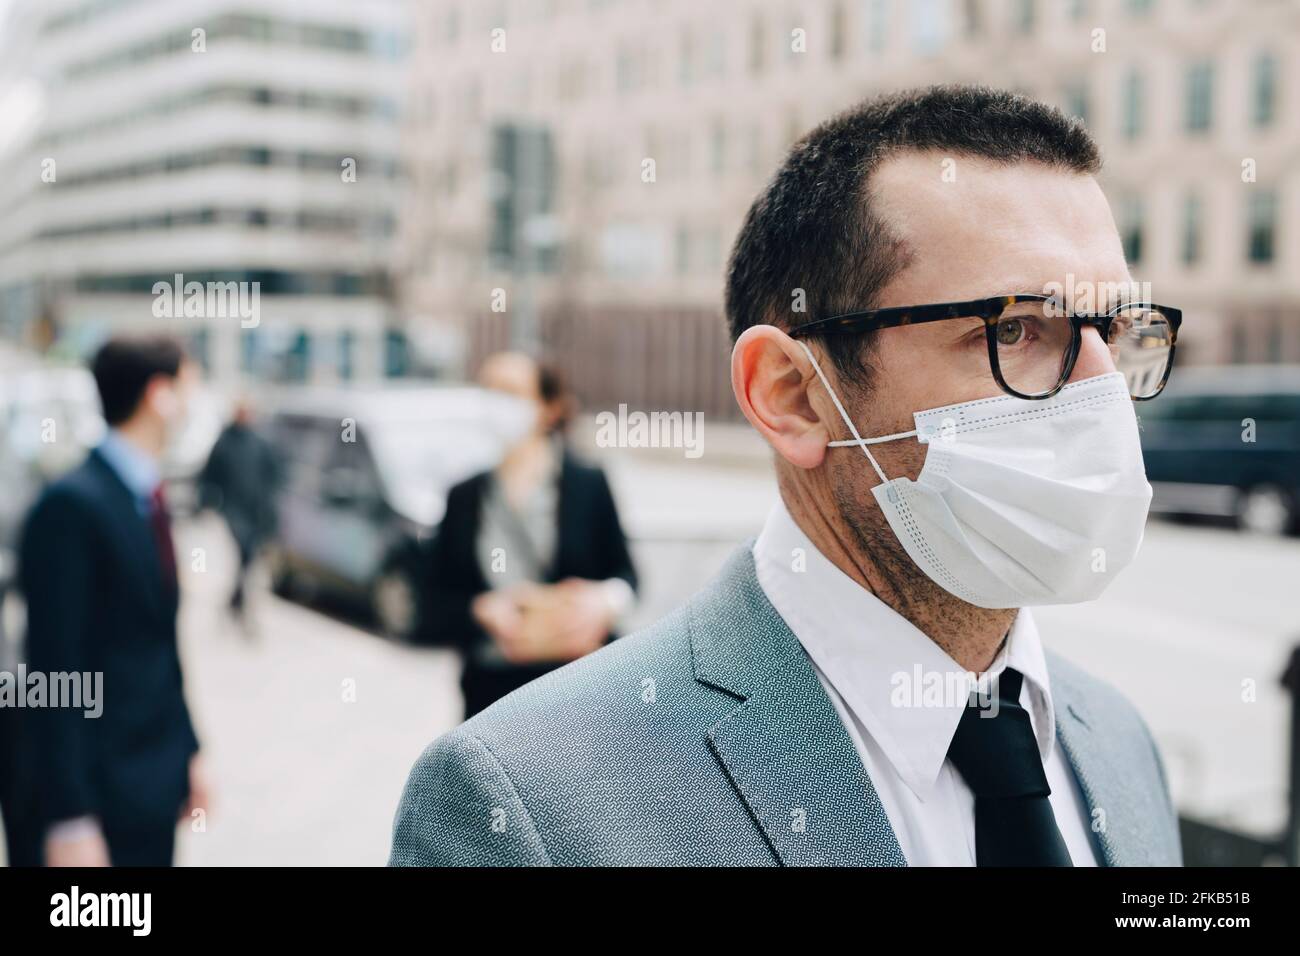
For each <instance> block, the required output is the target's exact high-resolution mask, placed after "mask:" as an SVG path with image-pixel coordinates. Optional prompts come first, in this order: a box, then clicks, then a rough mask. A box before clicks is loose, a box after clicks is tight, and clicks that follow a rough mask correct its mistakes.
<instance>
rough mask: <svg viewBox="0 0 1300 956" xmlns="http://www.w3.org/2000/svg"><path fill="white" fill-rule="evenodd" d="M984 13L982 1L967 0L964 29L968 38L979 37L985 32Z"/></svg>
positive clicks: (963, 19) (964, 10)
mask: <svg viewBox="0 0 1300 956" xmlns="http://www.w3.org/2000/svg"><path fill="white" fill-rule="evenodd" d="M983 13H984V11H983V10H981V9H980V0H966V2H965V3H964V4H963V16H962V28H963V32H964V33H965V34H966V36H968V37H977V36H979V35H980V34H981V33H983V32H984V17H983Z"/></svg>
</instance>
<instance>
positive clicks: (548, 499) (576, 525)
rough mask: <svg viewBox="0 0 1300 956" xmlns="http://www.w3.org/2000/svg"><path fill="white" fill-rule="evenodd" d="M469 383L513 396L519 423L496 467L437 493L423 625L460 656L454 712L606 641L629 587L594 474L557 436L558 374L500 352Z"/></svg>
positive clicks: (565, 404)
mask: <svg viewBox="0 0 1300 956" xmlns="http://www.w3.org/2000/svg"><path fill="white" fill-rule="evenodd" d="M479 382H480V384H481V385H483V386H484V387H485V388H488V389H492V390H494V391H496V392H500V393H505V394H507V395H511V396H514V397H515V398H516V399H518V412H519V417H520V422H521V423H522V426H523V427H521V428H520V429H519V433H520V434H521V435H522V438H520V439H519V440H518V441H517V442H515V443H514V444H513V445H512V446H511V447H510V449H509V451H508V452H507V454H506V455H505V457H504V459H503V460H502V461H501V463H500V465H498V466H497V467H496V468H495V469H493V470H492V471H487V472H484V473H482V474H479V475H475V476H474V477H473V478H470V479H469V480H467V481H465V482H463V483H462V484H459V485H457V486H456V487H454V488H453V489H452V490H451V491H450V492H449V494H448V496H447V510H446V514H445V516H444V517H443V520H442V524H441V526H440V528H439V531H438V534H437V536H436V537H435V540H434V546H433V559H432V562H431V564H432V567H431V575H430V578H429V588H428V603H427V607H426V610H427V618H426V626H427V627H428V628H429V629H430V630H431V632H432V633H431V636H432V638H433V639H434V640H436V641H438V642H441V643H452V644H454V645H456V646H458V647H459V648H460V649H461V651H462V652H463V654H464V669H463V671H462V675H461V690H462V691H463V693H464V696H465V716H466V717H470V716H472V715H474V714H476V713H478V712H479V711H480V710H482V709H483V708H485V707H487V706H488V705H489V704H491V703H493V702H494V701H496V700H497V699H498V698H500V697H503V696H505V695H506V694H508V693H510V692H511V691H512V690H514V689H516V688H518V687H521V686H522V685H524V684H526V683H528V682H529V681H531V680H533V679H534V678H536V677H539V676H541V675H542V674H545V673H546V672H547V671H550V670H552V669H553V668H555V667H557V666H559V665H560V664H563V663H565V662H567V661H571V660H575V659H577V658H579V657H582V656H583V655H585V654H587V653H589V652H591V651H593V650H595V649H597V648H598V647H600V646H601V645H603V644H605V643H606V642H607V641H609V640H610V639H611V638H612V637H613V634H612V629H613V627H614V625H615V623H616V621H617V620H618V618H619V617H620V616H621V615H622V614H624V613H625V612H626V611H627V609H628V608H629V607H630V606H631V604H632V603H633V601H634V599H635V588H636V583H637V579H636V571H635V569H634V568H633V565H632V558H631V555H630V553H629V551H628V545H627V539H626V538H625V537H624V535H623V530H622V526H621V525H620V523H619V518H618V510H617V508H616V507H615V505H614V497H613V495H612V494H611V493H610V489H609V483H608V481H607V480H606V478H605V473H604V472H603V471H601V470H600V469H599V468H597V467H595V466H593V465H589V464H584V463H582V462H580V461H578V459H577V458H576V457H574V455H573V454H572V452H571V451H570V450H569V448H568V446H567V445H566V443H565V440H564V435H565V428H566V425H567V424H568V421H569V417H570V413H571V407H572V400H571V397H570V395H569V394H568V392H567V390H566V389H565V387H564V384H563V381H562V380H561V378H560V376H559V374H558V373H557V372H556V371H555V370H554V369H552V368H549V367H547V366H545V365H542V364H539V363H538V362H536V361H535V360H533V359H532V358H530V357H529V356H527V355H523V354H520V353H515V352H503V353H499V354H496V355H493V356H491V357H489V358H488V359H487V360H486V361H485V362H484V364H483V367H482V370H481V372H480V375H479Z"/></svg>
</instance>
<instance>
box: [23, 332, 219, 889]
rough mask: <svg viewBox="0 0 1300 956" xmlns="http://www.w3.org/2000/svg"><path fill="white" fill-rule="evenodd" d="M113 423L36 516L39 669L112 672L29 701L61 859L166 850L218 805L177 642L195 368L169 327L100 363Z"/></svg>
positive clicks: (96, 861)
mask: <svg viewBox="0 0 1300 956" xmlns="http://www.w3.org/2000/svg"><path fill="white" fill-rule="evenodd" d="M91 369H92V371H93V373H94V376H95V384H96V386H97V387H98V390H99V395H100V400H101V402H102V404H103V410H104V419H105V421H106V422H107V424H108V433H107V435H106V436H105V438H104V440H103V442H102V443H101V444H100V445H99V446H98V447H97V448H96V449H95V450H94V451H93V452H91V454H90V456H89V457H88V458H87V460H86V461H85V463H84V464H82V465H81V466H80V467H78V468H76V469H74V470H73V471H72V472H70V473H69V474H67V475H65V476H64V477H63V478H61V479H59V480H58V481H56V482H55V483H54V484H52V485H51V486H50V487H49V488H48V489H46V491H45V493H44V494H43V495H42V496H41V498H40V500H39V501H38V502H37V503H36V505H35V507H34V508H33V510H32V513H31V515H30V516H29V517H28V520H27V524H26V526H25V529H24V533H23V539H22V546H21V558H20V561H21V580H22V589H23V593H24V595H25V597H26V600H27V622H28V624H27V657H28V665H27V666H28V670H29V672H34V671H39V672H43V673H45V674H47V675H53V674H57V673H73V674H83V675H84V674H102V675H103V676H102V684H101V685H100V686H101V687H102V691H101V697H102V699H101V700H100V701H99V706H98V707H97V709H98V710H99V711H100V713H99V714H97V715H95V716H87V715H86V711H85V710H84V709H76V708H71V707H62V708H49V709H44V710H37V711H32V712H30V713H31V721H30V734H31V736H30V739H29V741H28V744H29V745H28V747H27V748H26V750H27V752H28V753H29V754H30V758H31V759H32V760H33V761H34V765H33V772H32V773H31V774H30V776H29V779H31V780H33V781H34V782H35V793H34V794H33V799H32V810H33V813H32V816H31V819H30V825H32V826H36V827H38V828H40V832H41V839H42V841H43V845H44V856H45V863H46V865H49V866H108V865H113V866H167V865H170V864H171V862H172V853H173V846H174V841H175V834H176V826H177V823H178V822H179V821H181V820H188V819H189V818H190V813H191V811H192V810H193V809H195V808H206V807H207V802H208V798H207V787H206V784H205V775H204V771H203V765H202V762H201V760H200V758H199V753H198V751H199V743H198V738H197V737H196V736H195V732H194V726H193V724H192V723H191V721H190V715H189V710H188V708H187V707H186V704H185V696H184V692H183V688H182V681H181V666H180V657H179V655H178V652H177V645H176V612H177V608H178V605H179V600H180V588H179V586H178V577H177V564H176V555H175V551H174V548H173V543H172V536H171V524H170V518H169V514H168V510H167V501H166V496H165V494H164V491H163V485H162V481H161V476H160V473H159V459H160V458H161V456H162V453H163V449H164V447H165V445H166V442H167V438H168V436H169V435H170V434H171V433H172V432H173V430H174V429H176V428H177V427H178V426H179V424H180V422H181V421H182V419H183V417H184V415H185V409H186V396H187V393H188V391H189V389H190V388H191V379H192V377H193V369H192V367H191V366H190V365H189V364H188V363H187V361H186V359H185V356H184V353H183V352H182V351H181V348H180V346H179V345H178V344H177V343H176V342H175V341H173V340H172V339H170V338H165V337H151V338H137V339H128V338H115V339H112V340H110V341H109V342H107V343H106V344H105V345H103V346H102V347H101V348H100V349H99V351H98V353H97V354H96V355H95V357H94V360H93V362H92V363H91Z"/></svg>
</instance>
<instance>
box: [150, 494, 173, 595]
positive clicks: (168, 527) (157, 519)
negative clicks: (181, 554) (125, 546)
mask: <svg viewBox="0 0 1300 956" xmlns="http://www.w3.org/2000/svg"><path fill="white" fill-rule="evenodd" d="M152 503H153V507H152V508H151V509H150V510H149V524H150V526H151V527H152V528H153V540H154V543H155V544H156V545H157V546H158V563H159V564H161V565H162V572H163V582H164V583H165V584H166V585H167V587H168V588H170V589H171V590H173V591H174V590H176V549H175V548H174V547H173V546H172V519H171V517H170V516H169V515H168V513H167V496H166V495H164V494H163V486H162V482H159V483H158V487H157V488H155V489H154V490H153V499H152Z"/></svg>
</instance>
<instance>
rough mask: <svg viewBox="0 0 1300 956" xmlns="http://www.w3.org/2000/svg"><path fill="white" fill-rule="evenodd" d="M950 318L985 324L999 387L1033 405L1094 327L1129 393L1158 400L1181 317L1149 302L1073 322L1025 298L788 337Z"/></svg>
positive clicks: (863, 316) (900, 313)
mask: <svg viewBox="0 0 1300 956" xmlns="http://www.w3.org/2000/svg"><path fill="white" fill-rule="evenodd" d="M946 319H982V320H983V321H984V337H985V340H986V341H987V343H988V354H989V367H990V368H991V369H992V371H993V378H994V379H995V380H996V381H997V383H998V387H1000V388H1001V389H1002V390H1003V391H1004V392H1007V393H1008V394H1010V395H1014V396H1016V397H1017V398H1028V399H1041V398H1051V397H1052V396H1053V395H1055V394H1056V393H1057V392H1059V391H1060V390H1061V389H1062V388H1063V387H1064V386H1065V383H1066V382H1067V381H1068V380H1069V378H1070V373H1071V372H1073V371H1074V363H1075V361H1077V359H1078V358H1079V349H1080V347H1081V346H1082V344H1083V330H1084V327H1085V326H1091V327H1093V328H1095V329H1096V330H1097V332H1098V333H1099V334H1100V335H1101V338H1102V341H1103V342H1105V343H1107V344H1108V345H1109V346H1110V349H1111V355H1112V357H1113V360H1114V362H1115V368H1116V369H1117V370H1118V371H1119V372H1122V373H1123V375H1124V378H1125V379H1126V380H1127V382H1128V388H1129V394H1130V395H1131V396H1132V397H1133V398H1134V399H1135V400H1137V401H1147V400H1148V399H1152V398H1155V397H1156V396H1157V395H1159V394H1160V392H1161V390H1162V389H1163V388H1164V387H1165V383H1166V382H1167V381H1168V380H1169V370H1170V369H1171V368H1172V367H1173V364H1174V344H1175V342H1176V341H1177V339H1178V327H1179V326H1180V325H1182V322H1183V313H1182V311H1181V310H1179V309H1173V308H1170V307H1169V306H1164V305H1155V304H1153V303H1150V302H1126V303H1122V304H1120V305H1117V306H1115V308H1113V309H1111V310H1110V311H1109V312H1105V313H1100V314H1096V315H1070V314H1068V313H1067V312H1066V310H1065V309H1064V307H1063V306H1062V303H1061V299H1060V297H1058V296H1050V295H1035V294H1031V293H1023V294H1017V295H999V296H994V297H992V298H989V299H972V300H970V301H968V302H939V303H935V304H933V305H917V306H899V307H895V308H889V309H872V310H870V311H867V312H848V313H846V314H844V315H836V316H832V317H830V318H827V319H816V320H814V321H812V322H807V323H805V324H803V325H801V326H799V327H797V328H796V329H794V330H793V331H792V332H791V333H790V334H791V335H792V336H793V337H795V338H806V337H808V336H813V335H848V334H862V333H864V332H875V331H877V330H879V329H888V328H896V327H897V326H900V325H918V324H920V323H922V322H942V321H944V320H946Z"/></svg>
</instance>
